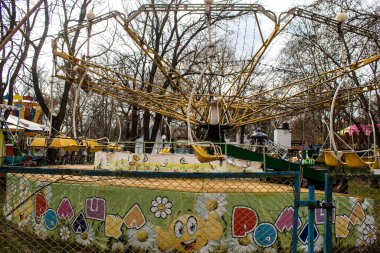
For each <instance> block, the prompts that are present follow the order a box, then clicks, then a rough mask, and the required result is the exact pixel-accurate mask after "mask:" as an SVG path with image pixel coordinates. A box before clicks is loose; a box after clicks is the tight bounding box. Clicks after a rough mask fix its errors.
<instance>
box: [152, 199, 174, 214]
mask: <svg viewBox="0 0 380 253" xmlns="http://www.w3.org/2000/svg"><path fill="white" fill-rule="evenodd" d="M172 207H173V203H172V202H171V201H169V199H168V198H167V197H161V196H157V197H156V199H155V200H152V207H151V208H150V211H151V212H152V213H154V216H155V217H156V218H162V219H166V217H167V216H168V215H170V214H171V213H172Z"/></svg>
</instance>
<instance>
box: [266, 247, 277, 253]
mask: <svg viewBox="0 0 380 253" xmlns="http://www.w3.org/2000/svg"><path fill="white" fill-rule="evenodd" d="M263 253H277V250H276V249H275V248H265V249H264V250H263Z"/></svg>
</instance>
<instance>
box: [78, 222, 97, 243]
mask: <svg viewBox="0 0 380 253" xmlns="http://www.w3.org/2000/svg"><path fill="white" fill-rule="evenodd" d="M93 240H94V231H93V230H92V228H91V227H88V230H87V231H86V232H84V233H83V234H77V236H76V239H75V241H76V242H77V243H79V244H81V245H84V246H89V245H90V244H91V242H92V241H93Z"/></svg>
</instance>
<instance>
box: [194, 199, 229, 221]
mask: <svg viewBox="0 0 380 253" xmlns="http://www.w3.org/2000/svg"><path fill="white" fill-rule="evenodd" d="M226 197H227V194H225V193H202V194H200V195H199V197H198V199H197V201H196V203H195V210H196V211H197V212H198V213H199V215H200V216H201V217H202V218H204V219H208V214H209V212H211V211H215V212H216V213H217V214H218V215H219V216H222V215H223V214H224V213H225V212H226V205H227V199H226Z"/></svg>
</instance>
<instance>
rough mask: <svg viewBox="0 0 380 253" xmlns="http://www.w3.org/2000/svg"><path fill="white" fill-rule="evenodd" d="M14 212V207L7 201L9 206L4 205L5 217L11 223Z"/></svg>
mask: <svg viewBox="0 0 380 253" xmlns="http://www.w3.org/2000/svg"><path fill="white" fill-rule="evenodd" d="M12 211H13V208H12V206H11V205H10V204H9V201H7V204H5V205H4V208H3V215H4V216H5V219H7V220H9V221H11V220H12V217H13V214H12V213H11V212H12Z"/></svg>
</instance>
